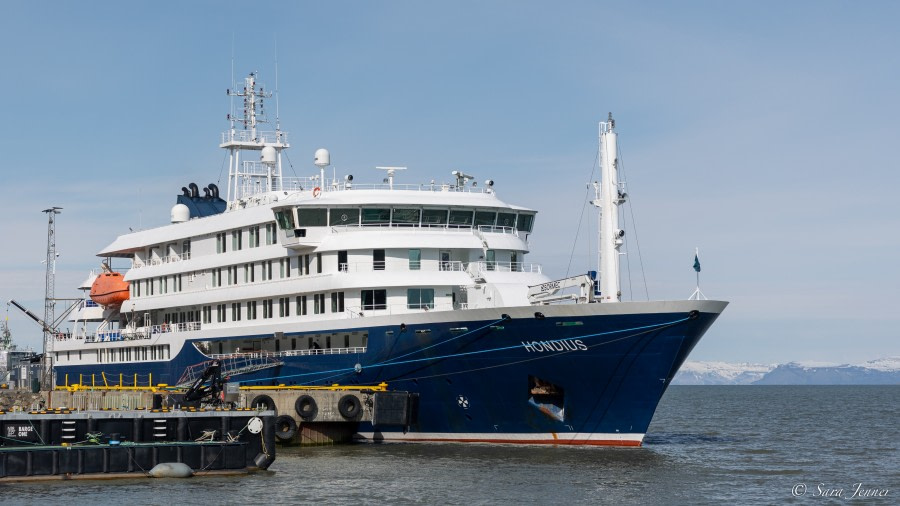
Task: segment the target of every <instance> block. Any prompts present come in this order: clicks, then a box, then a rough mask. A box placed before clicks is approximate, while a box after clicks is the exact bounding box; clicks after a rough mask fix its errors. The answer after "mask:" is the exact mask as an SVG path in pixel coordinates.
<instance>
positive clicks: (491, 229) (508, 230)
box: [477, 225, 519, 237]
mask: <svg viewBox="0 0 900 506" xmlns="http://www.w3.org/2000/svg"><path fill="white" fill-rule="evenodd" d="M477 230H478V231H479V232H481V233H483V234H485V233H486V234H510V235H514V236H516V237H518V236H519V231H518V230H517V229H516V228H515V227H498V226H495V225H478V228H477Z"/></svg>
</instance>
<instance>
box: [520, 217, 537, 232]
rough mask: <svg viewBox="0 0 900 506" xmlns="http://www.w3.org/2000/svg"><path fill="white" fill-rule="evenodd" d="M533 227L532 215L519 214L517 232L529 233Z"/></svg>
mask: <svg viewBox="0 0 900 506" xmlns="http://www.w3.org/2000/svg"><path fill="white" fill-rule="evenodd" d="M533 225H534V215H533V214H519V221H518V223H516V230H518V231H519V232H531V227H532V226H533Z"/></svg>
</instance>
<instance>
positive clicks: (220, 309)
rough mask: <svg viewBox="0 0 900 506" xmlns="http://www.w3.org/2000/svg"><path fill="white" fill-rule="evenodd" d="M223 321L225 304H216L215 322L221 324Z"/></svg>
mask: <svg viewBox="0 0 900 506" xmlns="http://www.w3.org/2000/svg"><path fill="white" fill-rule="evenodd" d="M224 321H225V304H217V305H216V322H217V323H222V322H224Z"/></svg>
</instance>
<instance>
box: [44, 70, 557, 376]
mask: <svg viewBox="0 0 900 506" xmlns="http://www.w3.org/2000/svg"><path fill="white" fill-rule="evenodd" d="M257 86H258V85H257V82H256V75H255V74H250V76H249V77H247V78H246V79H245V85H244V88H243V89H242V90H240V91H235V90H229V94H231V95H233V96H236V97H239V98H242V99H243V100H244V113H243V116H242V117H239V118H238V117H234V116H232V115H229V117H228V119H229V121H230V128H229V130H228V131H227V132H225V133H224V134H222V142H221V143H220V147H222V148H224V149H226V150H228V153H229V160H230V161H229V182H228V192H227V193H228V195H227V196H228V198H227V201H226V202H224V206H223V209H224V211H223V212H214V213H211V214H210V215H208V216H202V217H200V216H193V215H191V213H192V211H191V209H189V208H188V205H185V203H187V204H189V205H191V206H193V205H195V203H196V205H201V206H202V205H208V204H209V202H212V201H213V200H216V197H217V196H218V189H217V188H215V185H209V187H207V188H203V190H204V192H205V193H206V195H205V196H200V195H199V191H198V190H199V188H198V187H197V186H196V185H194V184H193V183H191V185H189V187H190V190H189V189H188V188H183V191H184V197H183V200H182V197H179V203H178V204H176V206H175V207H174V208H173V209H172V214H171V218H172V219H171V222H172V223H171V224H169V225H165V226H161V227H158V228H153V229H148V230H141V231H137V232H132V233H129V234H125V235H122V236H120V237H118V238H117V239H116V240H115V241H113V242H112V244H110V245H109V246H107V247H105V248H104V249H103V250H101V251H100V252H99V253H98V256H100V257H102V258H110V259H114V258H121V259H128V260H129V261H130V262H131V265H130V269H129V270H128V272H127V273H126V275H125V280H126V281H128V282H129V283H130V298H129V300H127V301H125V302H124V303H123V304H122V306H121V308H118V310H116V308H112V309H110V308H107V310H106V311H104V313H103V314H104V317H105V320H104V321H103V323H102V325H101V326H100V329H99V332H96V333H90V332H88V331H86V330H85V329H84V326H83V325H82V326H80V327H79V328H80V329H81V330H80V332H76V333H75V334H74V336H73V337H72V338H71V339H69V338H65V339H62V341H61V342H59V341H58V342H57V343H56V346H55V350H56V352H57V353H56V356H57V363H58V364H60V365H64V364H65V363H66V362H67V361H69V363H73V362H72V361H73V359H72V355H71V353H63V352H64V351H68V350H75V349H78V350H79V354H78V356H79V358H78V363H97V362H109V361H123V360H124V361H138V360H151V361H152V360H153V359H154V358H155V359H158V360H166V359H169V358H171V357H174V356H175V355H176V354H177V353H178V352H179V350H180V348H181V346H182V345H183V344H184V342H185V340H186V339H191V340H197V339H204V340H205V339H214V340H215V339H220V338H224V337H229V338H231V337H239V338H242V339H232V340H230V341H228V342H225V343H223V342H221V341H219V342H217V343H216V345H215V347H214V348H213V349H211V350H203V351H204V352H207V353H209V354H211V355H216V354H223V355H228V354H233V353H238V352H241V353H244V352H247V351H260V352H267V353H275V354H279V353H282V354H284V353H288V354H290V353H297V352H304V351H305V350H311V349H317V350H318V349H334V350H335V351H336V352H337V350H339V349H358V348H360V347H365V344H366V343H365V336H364V335H360V336H351V337H350V338H349V339H348V338H344V339H343V340H342V342H340V343H337V342H331V339H330V338H331V337H332V336H330V335H325V334H324V331H325V330H328V329H329V328H350V327H355V326H361V325H363V322H361V321H356V322H353V321H352V320H354V319H358V318H367V321H368V319H370V318H373V317H379V316H394V315H406V314H425V313H438V312H442V311H453V310H465V309H479V308H480V309H484V308H495V307H509V306H523V305H524V306H527V305H529V304H531V302H530V301H529V298H528V288H529V286H532V285H537V284H540V283H544V282H546V281H548V278H547V277H546V276H544V274H543V273H542V272H541V266H539V265H535V264H531V263H528V262H527V261H526V255H527V254H528V250H529V247H528V236H529V234H530V233H531V231H532V228H533V225H534V220H535V215H536V212H535V211H533V210H531V209H526V208H523V207H518V206H514V205H510V204H507V203H505V202H503V201H501V200H500V199H499V198H498V197H497V194H496V192H495V190H494V186H493V184H494V183H493V181H490V180H488V181H487V183H486V184H484V185H482V186H477V182H475V181H474V177H473V176H471V175H468V174H464V173H462V172H460V171H454V173H453V174H452V175H451V176H452V177H453V179H451V182H447V183H434V182H431V183H428V184H406V183H401V182H399V181H398V180H397V179H398V178H399V175H400V173H401V171H402V170H403V169H405V167H378V169H382V170H384V171H385V172H386V175H387V177H386V178H385V180H384V182H383V183H378V184H359V183H356V182H354V181H353V176H351V175H342V176H340V177H335V178H331V179H329V178H327V177H326V174H325V167H327V166H328V165H330V154H329V153H328V151H327V150H324V149H320V150H318V151H317V152H316V153H315V166H316V168H317V169H318V172H319V173H318V174H317V175H314V176H311V177H301V178H284V177H282V170H281V158H282V151H283V150H284V149H288V148H289V147H290V145H289V144H288V142H287V134H286V133H285V132H282V131H281V130H280V127H278V128H276V130H275V131H262V130H259V128H258V126H259V123H260V122H261V119H260V118H261V114H260V110H261V107H262V100H263V98H266V97H267V96H268V95H266V94H265V93H264V92H263V91H262V88H261V87H259V89H257ZM373 174H374V171H373ZM382 175H385V174H379V176H382ZM192 202H193V203H192ZM95 311H96V310H95ZM92 316H94V317H95V316H96V315H92ZM297 329H306V330H316V329H322V330H323V337H324V338H323V339H322V340H321V341H320V340H314V339H307V340H304V342H297V339H291V338H287V337H279V336H283V334H284V333H285V332H287V331H288V330H290V331H292V332H293V331H296V330H297ZM260 336H264V338H260ZM272 336H275V338H274V339H273V338H272ZM244 337H246V338H245V339H243V338H244ZM338 340H340V339H338ZM85 344H88V346H85ZM119 349H121V350H122V351H117V350H119Z"/></svg>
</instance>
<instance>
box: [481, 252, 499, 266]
mask: <svg viewBox="0 0 900 506" xmlns="http://www.w3.org/2000/svg"><path fill="white" fill-rule="evenodd" d="M484 260H485V263H486V267H487V270H489V271H492V270H494V268H495V267H496V265H497V252H496V251H494V250H492V249H489V250H487V253H486V254H485V257H484Z"/></svg>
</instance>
